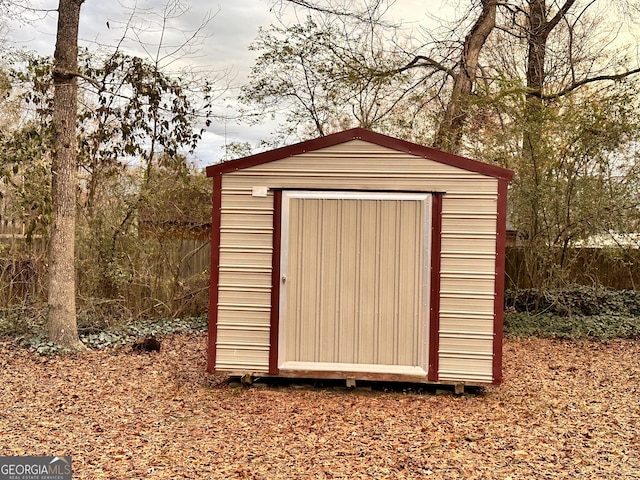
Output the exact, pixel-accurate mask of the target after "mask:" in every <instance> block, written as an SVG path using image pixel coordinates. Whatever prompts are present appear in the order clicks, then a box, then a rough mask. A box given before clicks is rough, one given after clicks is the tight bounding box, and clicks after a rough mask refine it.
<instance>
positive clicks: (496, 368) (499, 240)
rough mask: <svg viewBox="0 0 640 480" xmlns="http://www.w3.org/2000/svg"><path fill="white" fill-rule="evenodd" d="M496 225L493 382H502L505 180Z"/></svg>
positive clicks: (499, 200) (500, 187)
mask: <svg viewBox="0 0 640 480" xmlns="http://www.w3.org/2000/svg"><path fill="white" fill-rule="evenodd" d="M497 217H498V224H497V226H496V229H497V230H496V233H497V234H496V281H495V285H496V291H495V297H494V299H495V300H494V305H493V310H494V314H493V383H494V384H498V383H501V382H502V337H503V321H504V270H505V247H506V243H507V181H506V180H501V181H499V182H498V215H497Z"/></svg>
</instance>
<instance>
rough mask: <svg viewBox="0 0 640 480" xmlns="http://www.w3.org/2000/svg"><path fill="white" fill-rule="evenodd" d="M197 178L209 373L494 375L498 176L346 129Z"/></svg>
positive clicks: (502, 174) (484, 167)
mask: <svg viewBox="0 0 640 480" xmlns="http://www.w3.org/2000/svg"><path fill="white" fill-rule="evenodd" d="M207 176H209V177H212V178H213V222H212V237H211V249H212V250H211V252H212V255H211V284H210V308H209V349H208V366H207V369H208V371H210V372H221V373H222V372H224V373H229V374H231V375H246V374H250V375H255V376H282V377H304V378H346V379H368V380H399V381H411V382H425V383H449V384H459V383H464V384H468V385H479V384H487V383H499V382H500V381H501V379H502V319H503V316H502V313H503V296H504V293H503V289H504V250H505V239H506V215H507V184H508V182H509V181H510V180H511V178H512V176H513V172H511V171H510V170H506V169H504V168H501V167H498V166H495V165H490V164H485V163H481V162H478V161H475V160H471V159H468V158H463V157H460V156H456V155H451V154H448V153H444V152H441V151H438V150H435V149H432V148H428V147H424V146H420V145H416V144H413V143H409V142H406V141H404V140H399V139H397V138H392V137H388V136H385V135H381V134H378V133H374V132H371V131H368V130H364V129H360V128H356V129H352V130H347V131H343V132H340V133H336V134H333V135H328V136H325V137H320V138H317V139H314V140H310V141H307V142H303V143H298V144H296V145H291V146H288V147H284V148H280V149H277V150H273V151H269V152H265V153H260V154H257V155H253V156H250V157H246V158H242V159H239V160H233V161H229V162H224V163H221V164H217V165H212V166H210V167H207Z"/></svg>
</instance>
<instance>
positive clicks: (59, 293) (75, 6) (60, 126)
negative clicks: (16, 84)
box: [47, 0, 83, 349]
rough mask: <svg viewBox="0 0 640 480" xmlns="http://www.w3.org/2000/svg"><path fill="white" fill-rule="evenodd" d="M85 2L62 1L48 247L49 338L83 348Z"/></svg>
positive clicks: (56, 54) (59, 17) (56, 56)
mask: <svg viewBox="0 0 640 480" xmlns="http://www.w3.org/2000/svg"><path fill="white" fill-rule="evenodd" d="M82 3H83V0H60V2H59V4H58V31H57V37H56V49H55V53H54V70H53V85H54V95H53V126H54V134H55V140H54V150H53V162H52V166H51V173H52V181H51V198H52V201H53V228H52V232H51V244H50V247H49V298H48V304H49V311H48V318H47V332H48V335H49V340H51V341H52V342H55V343H56V344H58V345H62V346H65V347H70V348H75V349H77V348H82V344H81V342H80V340H79V339H78V326H77V323H76V292H75V289H76V288H75V287H76V282H75V269H74V258H75V225H76V183H77V140H76V121H77V114H78V80H77V71H78V24H79V22H80V6H81V5H82Z"/></svg>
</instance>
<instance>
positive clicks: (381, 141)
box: [206, 128, 513, 181]
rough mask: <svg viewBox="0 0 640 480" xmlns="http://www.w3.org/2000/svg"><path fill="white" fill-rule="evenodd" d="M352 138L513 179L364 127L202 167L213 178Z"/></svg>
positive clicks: (483, 165) (508, 172) (476, 163)
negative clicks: (205, 167)
mask: <svg viewBox="0 0 640 480" xmlns="http://www.w3.org/2000/svg"><path fill="white" fill-rule="evenodd" d="M352 140H362V141H365V142H369V143H372V144H375V145H379V146H381V147H386V148H389V149H392V150H396V151H399V152H405V153H408V154H410V155H415V156H417V157H422V158H425V159H428V160H432V161H434V162H438V163H442V164H445V165H450V166H453V167H457V168H460V169H463V170H467V171H470V172H475V173H480V174H482V175H486V176H489V177H494V178H497V179H500V180H506V181H510V180H511V179H512V178H513V171H512V170H508V169H506V168H503V167H499V166H497V165H491V164H489V163H484V162H480V161H478V160H472V159H470V158H466V157H461V156H459V155H454V154H451V153H447V152H443V151H441V150H436V149H435V148H431V147H425V146H423V145H418V144H417V143H411V142H408V141H406V140H401V139H399V138H395V137H390V136H388V135H383V134H381V133H377V132H372V131H371V130H366V129H364V128H352V129H350V130H344V131H342V132H338V133H334V134H331V135H327V136H324V137H318V138H314V139H312V140H307V141H305V142H301V143H296V144H294V145H289V146H286V147H282V148H278V149H275V150H270V151H268V152H262V153H258V154H256V155H251V156H249V157H244V158H239V159H237V160H230V161H228V162H222V163H218V164H215V165H210V166H208V167H207V169H206V171H207V177H215V176H218V175H222V174H224V173H229V172H234V171H237V170H242V169H245V168H250V167H254V166H256V165H261V164H263V163H269V162H274V161H276V160H281V159H283V158H287V157H291V156H294V155H299V154H301V153H306V152H310V151H314V150H320V149H323V148H327V147H332V146H334V145H339V144H341V143H346V142H350V141H352Z"/></svg>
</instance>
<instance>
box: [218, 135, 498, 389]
mask: <svg viewBox="0 0 640 480" xmlns="http://www.w3.org/2000/svg"><path fill="white" fill-rule="evenodd" d="M497 184H498V182H497V180H496V179H494V178H491V177H487V176H483V175H481V174H478V173H474V172H469V171H466V170H462V169H459V168H456V167H453V166H450V165H444V164H441V163H438V162H434V161H430V160H428V159H424V158H420V157H415V156H412V155H410V154H408V153H404V152H398V151H395V150H391V149H388V148H384V147H380V146H378V145H373V144H369V143H367V142H363V141H359V140H354V141H350V142H347V143H344V144H340V145H336V146H332V147H328V148H324V149H322V150H316V151H312V152H308V153H304V154H300V155H296V156H294V157H288V158H284V159H281V160H276V161H273V162H270V163H265V164H261V165H258V166H255V167H249V168H246V169H243V170H238V171H236V172H230V173H226V174H225V175H224V177H223V181H222V211H221V225H222V233H221V252H220V264H221V267H220V279H221V284H222V285H224V286H226V287H229V290H228V295H227V296H226V297H225V293H224V291H222V292H221V297H220V307H221V313H220V316H219V320H218V324H219V325H220V326H221V327H223V326H224V324H225V322H228V323H233V322H234V321H237V319H238V317H239V316H241V315H242V312H243V309H246V310H244V311H245V312H246V314H247V315H248V316H250V317H251V318H253V319H254V320H255V321H257V322H263V323H262V324H263V325H264V326H268V324H269V317H268V315H265V312H263V311H262V307H261V306H263V305H264V301H265V293H266V292H265V291H261V290H259V289H255V290H251V289H247V291H246V295H245V296H246V298H239V295H237V294H236V293H233V286H234V285H235V286H237V285H240V284H241V283H239V282H238V280H239V279H241V278H242V275H243V273H245V272H246V273H247V274H248V275H250V278H249V277H247V282H246V283H247V284H248V285H253V286H264V285H268V284H269V283H270V281H271V261H272V257H271V252H272V250H271V249H272V248H273V245H271V238H272V236H271V235H272V232H273V224H272V212H273V197H272V194H271V193H270V194H269V195H268V197H254V196H252V188H253V187H255V186H261V187H267V188H269V189H296V190H301V189H322V190H324V189H345V190H351V189H353V190H375V191H415V192H422V191H433V192H442V193H443V200H442V215H443V216H442V243H441V249H442V263H441V271H442V285H441V287H442V290H443V295H442V297H441V303H440V319H441V320H440V322H441V325H440V329H441V331H466V332H478V333H487V334H488V333H491V332H492V321H493V297H490V295H491V294H493V291H494V288H495V284H494V282H495V254H496V251H495V246H496V236H495V235H496V221H497V217H496V205H497V188H498V187H497ZM253 247H255V248H253ZM327 268H328V267H327ZM342 268H343V271H342V272H341V273H340V274H342V275H356V276H357V275H370V274H371V272H369V271H367V270H366V268H365V267H357V268H356V267H355V266H354V265H349V264H348V263H344V264H343V267H342ZM358 268H359V270H358ZM379 268H383V265H382V264H381V265H380V267H379ZM354 269H355V271H354ZM329 273H331V272H327V274H329ZM388 288H393V286H389V287H388ZM301 294H302V293H301ZM303 294H304V295H308V296H309V298H307V300H308V301H315V300H316V299H317V298H318V296H319V295H323V298H322V300H323V301H322V302H321V304H323V305H327V304H332V303H335V302H338V301H339V300H338V299H336V298H335V296H336V295H338V294H339V292H328V291H324V292H318V291H317V290H316V291H310V292H304V293H303ZM371 294H372V293H371V292H362V296H363V297H364V296H369V295H371ZM342 305H343V306H344V308H347V309H352V310H356V309H358V308H360V309H361V311H364V312H367V311H368V310H369V311H371V310H374V309H376V308H378V309H379V307H376V305H375V303H372V302H368V301H362V300H356V299H352V300H351V303H349V302H347V301H343V303H342ZM256 308H258V309H259V311H256ZM367 309H368V310H367ZM370 313H371V312H370ZM258 314H259V315H258ZM258 317H259V318H258ZM251 323H252V324H254V323H255V322H254V321H253V320H252V322H251ZM323 328H326V329H330V328H335V327H334V326H331V325H326V326H324V327H323ZM344 328H353V329H356V330H354V332H350V331H349V332H346V331H345V332H338V333H339V335H338V337H344V338H346V337H351V336H355V338H358V336H359V334H360V333H361V332H358V331H357V328H360V327H357V326H349V327H344ZM365 328H366V327H365ZM305 333H306V332H305ZM309 333H311V332H309ZM388 334H389V335H392V336H391V337H390V338H393V335H396V332H388ZM293 335H296V336H297V337H298V338H301V337H305V338H306V336H305V335H302V332H295V333H293ZM308 337H309V338H312V335H308ZM304 341H311V340H304ZM447 341H448V340H447ZM451 342H458V344H459V345H458V346H459V347H460V348H459V349H456V350H455V352H453V353H451V352H444V351H443V350H442V348H443V346H442V345H441V352H442V353H441V355H440V356H439V366H440V369H441V374H440V377H441V379H443V380H446V379H447V378H448V377H447V375H452V374H451V373H450V372H454V371H455V372H458V373H456V374H460V375H461V374H462V373H465V375H466V377H465V378H471V377H474V378H476V377H482V378H485V379H487V381H490V380H491V378H490V377H491V371H490V368H491V356H492V349H491V345H490V342H488V341H486V342H480V343H477V342H476V343H474V342H475V341H474V342H469V343H467V344H465V343H464V338H462V337H460V338H451ZM446 345H447V343H446V342H445V343H444V346H446ZM465 345H467V346H466V347H465ZM300 346H301V348H305V349H306V348H307V347H309V348H311V347H314V348H315V346H314V345H306V344H301V345H300ZM332 348H334V349H338V350H342V351H344V352H345V353H344V358H345V359H347V358H350V357H349V355H350V354H349V353H347V350H348V348H347V347H346V346H341V345H339V344H338V345H334V346H333V347H332ZM350 348H352V349H353V350H358V351H360V352H361V355H363V356H367V355H368V357H367V358H372V357H371V355H374V353H373V352H367V348H369V349H371V347H370V346H368V345H352V346H351V347H350ZM228 351H229V350H228V347H226V346H225V350H224V351H222V352H220V355H221V356H220V355H219V356H218V361H217V367H216V368H218V369H224V368H223V365H226V364H229V362H230V360H229V358H228ZM471 351H473V352H475V353H479V354H481V355H484V357H483V358H482V361H479V362H478V361H469V359H468V358H467V357H468V356H469V352H471ZM225 352H227V353H225ZM473 352H472V353H473ZM225 355H226V356H225ZM252 355H253V356H251V357H250V359H251V362H253V363H252V365H253V367H252V368H254V369H256V371H266V369H267V366H268V349H262V350H255V351H253V353H252ZM363 358H364V357H363ZM225 362H226V363H225ZM258 365H262V367H260V368H263V369H264V370H258ZM487 368H488V370H487ZM447 372H449V373H447ZM460 372H462V373H460Z"/></svg>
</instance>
